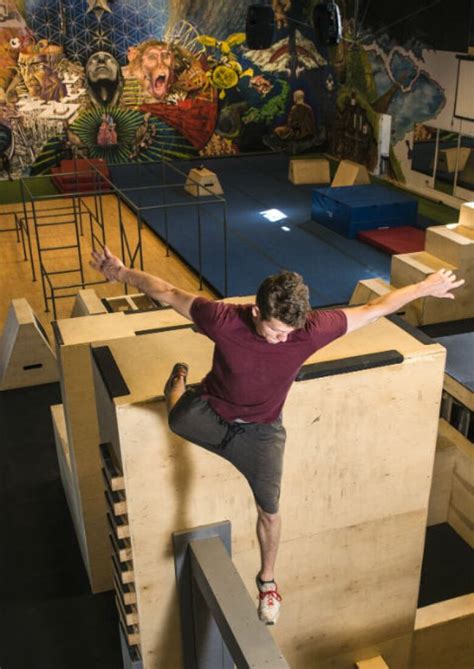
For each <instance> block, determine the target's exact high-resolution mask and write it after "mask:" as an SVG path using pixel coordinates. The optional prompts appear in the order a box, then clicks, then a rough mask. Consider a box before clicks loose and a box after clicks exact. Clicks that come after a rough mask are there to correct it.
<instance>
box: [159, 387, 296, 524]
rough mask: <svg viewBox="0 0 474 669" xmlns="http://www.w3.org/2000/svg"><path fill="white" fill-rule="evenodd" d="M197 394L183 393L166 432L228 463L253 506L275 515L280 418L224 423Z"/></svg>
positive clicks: (282, 445) (196, 390) (280, 460)
mask: <svg viewBox="0 0 474 669" xmlns="http://www.w3.org/2000/svg"><path fill="white" fill-rule="evenodd" d="M201 392H202V389H201V387H200V386H198V387H195V388H190V389H188V390H187V391H186V392H185V393H184V395H183V396H182V397H181V398H180V399H179V401H178V402H177V403H176V404H175V406H174V407H173V409H172V410H171V412H170V415H169V426H170V429H171V430H172V431H173V432H175V433H176V434H178V435H179V436H180V437H183V438H184V439H186V441H191V442H193V443H194V444H197V445H198V446H202V447H203V448H205V449H206V450H208V451H212V452H213V453H216V454H217V455H220V456H221V457H223V458H225V459H226V460H228V461H229V462H231V463H232V464H233V465H234V467H236V468H237V469H238V470H239V472H241V473H242V474H243V475H244V476H245V478H246V479H247V481H248V482H249V485H250V487H251V489H252V492H253V494H254V497H255V500H256V502H257V504H258V505H259V506H260V507H261V508H262V509H263V510H264V511H266V512H267V513H276V512H277V511H278V502H279V499H280V486H281V475H282V470H283V453H284V450H285V440H286V430H285V428H284V427H283V425H282V422H281V418H279V419H278V420H276V421H275V422H274V423H240V422H235V423H228V422H227V421H225V420H224V419H223V418H221V417H220V416H219V415H218V414H217V413H216V412H215V411H214V410H213V409H212V408H211V407H210V406H209V404H208V402H207V401H206V400H204V399H202V397H201Z"/></svg>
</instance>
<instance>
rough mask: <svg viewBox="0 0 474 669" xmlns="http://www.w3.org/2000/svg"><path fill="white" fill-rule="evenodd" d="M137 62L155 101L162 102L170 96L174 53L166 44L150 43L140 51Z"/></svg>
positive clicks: (138, 68) (149, 92) (145, 84)
mask: <svg viewBox="0 0 474 669" xmlns="http://www.w3.org/2000/svg"><path fill="white" fill-rule="evenodd" d="M136 60H137V66H136V67H137V70H138V72H139V75H140V76H141V78H142V80H143V82H144V87H145V90H146V92H147V93H148V94H149V95H150V96H151V97H152V98H154V99H155V100H162V99H163V98H164V97H166V95H167V94H168V91H169V87H170V84H171V83H172V81H173V74H174V66H175V60H174V54H173V52H172V51H171V49H170V48H169V47H168V45H167V44H165V43H164V42H162V43H160V42H157V43H148V44H145V45H144V48H143V49H139V50H138V56H137V59H136Z"/></svg>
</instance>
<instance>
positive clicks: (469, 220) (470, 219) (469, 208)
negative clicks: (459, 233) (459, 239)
mask: <svg viewBox="0 0 474 669" xmlns="http://www.w3.org/2000/svg"><path fill="white" fill-rule="evenodd" d="M459 225H463V226H465V227H466V228H474V202H463V204H462V205H461V209H460V210H459Z"/></svg>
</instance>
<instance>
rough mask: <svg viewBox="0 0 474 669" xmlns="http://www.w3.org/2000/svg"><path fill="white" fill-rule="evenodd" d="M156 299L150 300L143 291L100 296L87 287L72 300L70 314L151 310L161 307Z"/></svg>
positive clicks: (82, 314) (84, 314)
mask: <svg viewBox="0 0 474 669" xmlns="http://www.w3.org/2000/svg"><path fill="white" fill-rule="evenodd" d="M162 307H163V305H161V304H160V303H159V302H158V301H156V300H152V299H151V298H150V297H148V295H145V294H144V293H131V294H130V295H118V296H116V297H104V298H102V299H101V298H100V297H99V296H98V295H97V293H96V292H95V290H93V289H91V288H87V289H86V290H79V291H78V293H77V295H76V299H75V302H74V306H73V310H72V314H71V316H72V317H73V318H75V317H77V316H94V315H97V314H108V313H112V312H119V311H123V312H126V313H128V312H130V311H153V310H156V309H161V308H162Z"/></svg>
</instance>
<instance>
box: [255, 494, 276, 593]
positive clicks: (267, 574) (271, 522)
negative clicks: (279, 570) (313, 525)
mask: <svg viewBox="0 0 474 669" xmlns="http://www.w3.org/2000/svg"><path fill="white" fill-rule="evenodd" d="M257 511H258V518H257V538H258V543H259V545H260V556H261V568H260V572H259V574H258V575H259V577H260V579H261V580H262V581H272V580H273V577H274V569H275V562H276V557H277V553H278V546H279V544H280V534H281V516H280V514H279V513H267V512H266V511H264V510H263V509H262V508H261V507H260V506H258V504H257Z"/></svg>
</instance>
